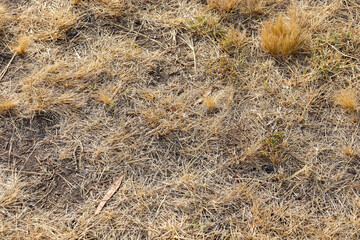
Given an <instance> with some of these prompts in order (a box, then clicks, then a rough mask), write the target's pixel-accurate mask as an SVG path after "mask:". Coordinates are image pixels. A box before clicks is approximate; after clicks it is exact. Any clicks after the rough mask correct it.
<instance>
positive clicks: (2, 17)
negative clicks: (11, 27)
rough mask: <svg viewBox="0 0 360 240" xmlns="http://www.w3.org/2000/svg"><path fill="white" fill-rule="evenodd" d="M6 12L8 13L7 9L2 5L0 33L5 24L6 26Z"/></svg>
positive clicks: (0, 8)
mask: <svg viewBox="0 0 360 240" xmlns="http://www.w3.org/2000/svg"><path fill="white" fill-rule="evenodd" d="M5 12H6V9H5V7H4V6H2V5H0V31H1V30H2V27H3V24H4V15H5Z"/></svg>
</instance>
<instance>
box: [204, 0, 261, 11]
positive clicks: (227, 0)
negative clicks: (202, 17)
mask: <svg viewBox="0 0 360 240" xmlns="http://www.w3.org/2000/svg"><path fill="white" fill-rule="evenodd" d="M265 3H266V1H263V0H207V4H208V5H209V7H210V8H212V9H216V10H220V11H221V12H224V11H225V12H229V11H233V10H237V11H240V12H241V13H243V14H249V15H254V14H261V13H262V12H263V9H264V7H265Z"/></svg>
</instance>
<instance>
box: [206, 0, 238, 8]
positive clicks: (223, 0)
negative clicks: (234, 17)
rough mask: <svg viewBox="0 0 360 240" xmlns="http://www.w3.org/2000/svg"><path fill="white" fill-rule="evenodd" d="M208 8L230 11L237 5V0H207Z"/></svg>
mask: <svg viewBox="0 0 360 240" xmlns="http://www.w3.org/2000/svg"><path fill="white" fill-rule="evenodd" d="M207 4H208V5H209V7H210V8H213V9H218V10H221V11H231V10H233V9H235V8H236V7H237V6H238V5H239V0H207Z"/></svg>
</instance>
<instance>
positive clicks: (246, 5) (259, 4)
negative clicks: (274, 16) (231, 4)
mask: <svg viewBox="0 0 360 240" xmlns="http://www.w3.org/2000/svg"><path fill="white" fill-rule="evenodd" d="M265 3H266V1H264V0H242V1H241V5H240V11H241V12H242V13H243V14H249V15H255V14H261V13H262V12H263V10H264V8H265Z"/></svg>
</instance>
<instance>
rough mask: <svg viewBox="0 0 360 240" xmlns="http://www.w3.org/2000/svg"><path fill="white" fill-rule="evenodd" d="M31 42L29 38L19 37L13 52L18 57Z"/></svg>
mask: <svg viewBox="0 0 360 240" xmlns="http://www.w3.org/2000/svg"><path fill="white" fill-rule="evenodd" d="M31 42H32V40H31V38H30V37H29V36H21V37H20V38H19V39H18V41H17V45H16V46H15V47H14V51H15V52H16V53H17V54H19V55H21V54H23V53H25V51H26V50H27V49H28V47H29V46H30V44H31Z"/></svg>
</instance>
